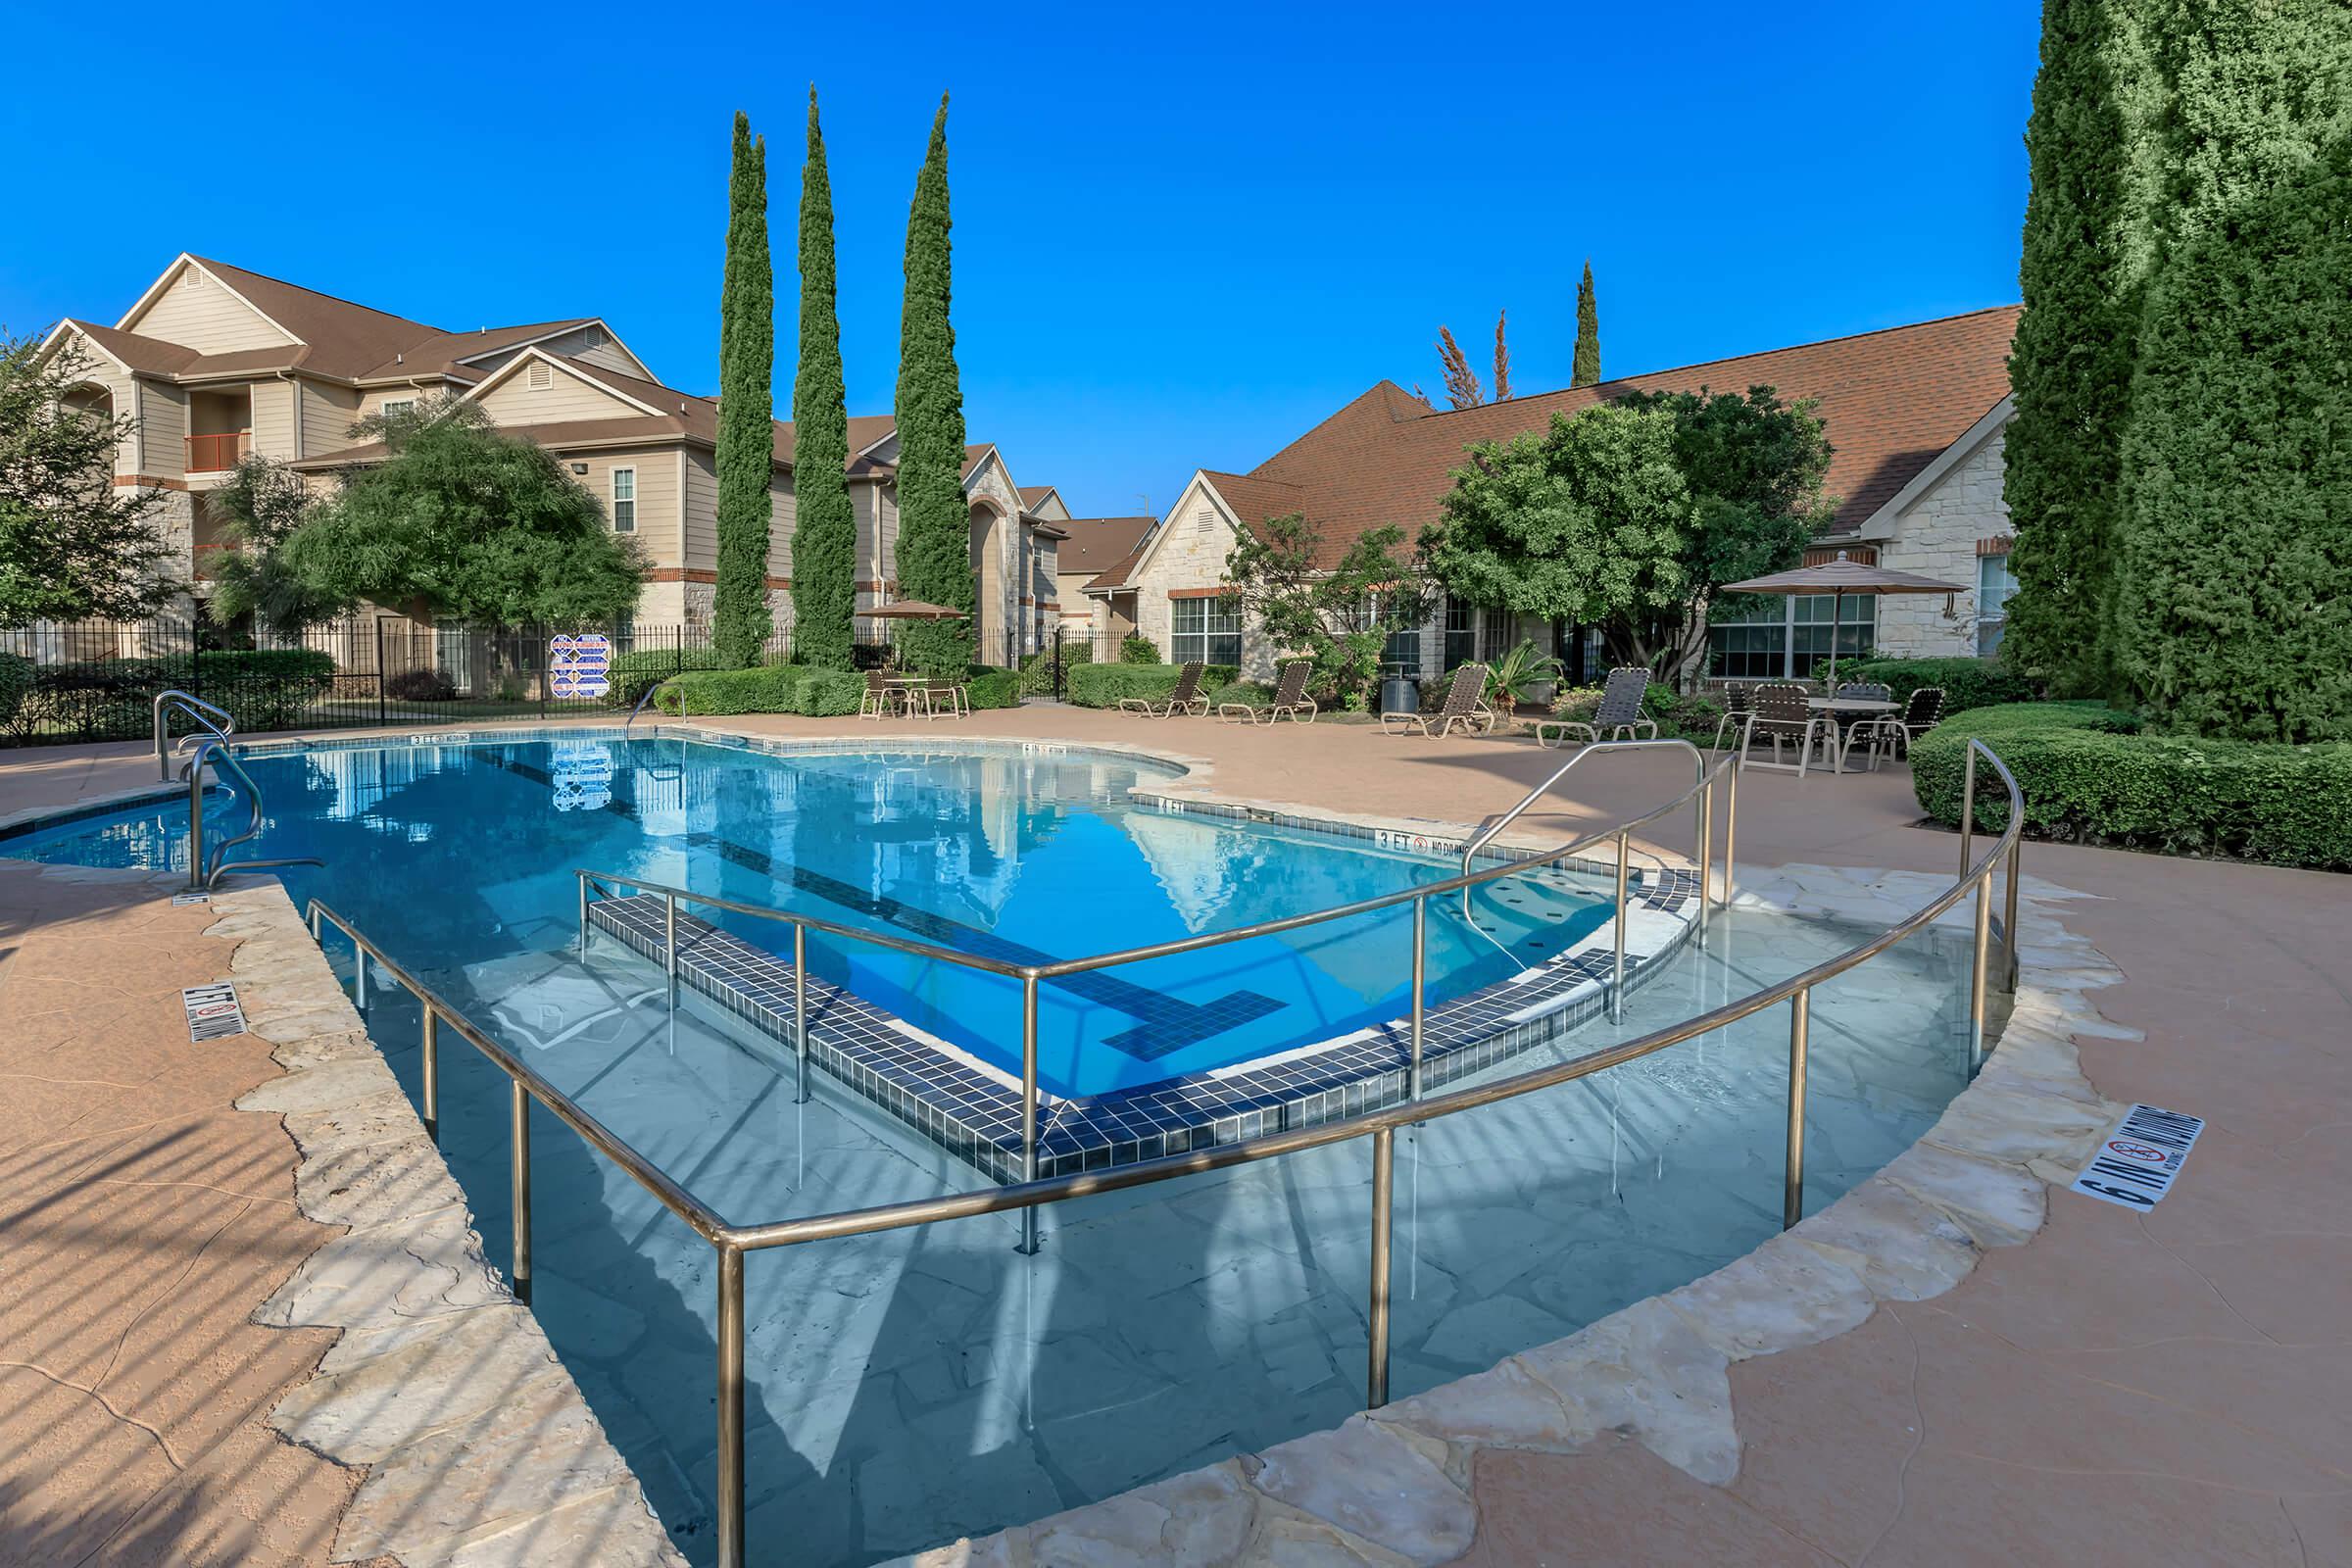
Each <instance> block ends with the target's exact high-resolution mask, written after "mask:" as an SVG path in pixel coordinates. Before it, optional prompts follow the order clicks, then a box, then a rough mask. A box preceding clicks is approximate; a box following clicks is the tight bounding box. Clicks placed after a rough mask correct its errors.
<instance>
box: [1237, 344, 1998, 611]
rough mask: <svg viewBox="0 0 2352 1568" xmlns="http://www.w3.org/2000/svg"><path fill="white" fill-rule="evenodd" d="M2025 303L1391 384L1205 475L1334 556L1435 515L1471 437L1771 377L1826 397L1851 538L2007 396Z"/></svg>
mask: <svg viewBox="0 0 2352 1568" xmlns="http://www.w3.org/2000/svg"><path fill="white" fill-rule="evenodd" d="M2018 309H2019V308H2018V307H2017V306H2014V305H2007V306H1999V307H1996V308H1994V309H1991V310H1985V311H1975V312H1971V313H1969V314H1967V315H1965V316H1953V317H1945V318H1943V319H1938V320H1933V321H1922V322H1919V323H1917V324H1915V325H1911V326H1896V327H1888V328H1886V329H1884V330H1881V331H1876V332H1864V333H1859V334H1856V335H1854V336H1851V337H1841V338H1831V339H1827V340H1825V341H1823V342H1819V343H1805V344H1799V345H1797V346H1795V347H1793V348H1785V349H1774V350H1771V351H1769V352H1766V353H1761V354H1748V355H1741V356H1738V357H1735V358H1731V359H1723V360H1710V361H1707V362H1705V363H1704V364H1700V365H1687V366H1680V367H1677V368H1673V369H1666V370H1654V371H1650V372H1648V373H1645V374H1642V375H1633V376H1623V377H1618V378H1616V379H1612V380H1608V381H1603V382H1601V383H1600V384H1598V385H1597V386H1589V387H1577V388H1573V389H1570V390H1566V391H1559V392H1545V393H1539V394H1536V395H1533V396H1530V397H1522V398H1514V399H1512V400H1511V401H1509V402H1507V403H1490V404H1486V405H1483V406H1481V407H1479V408H1475V409H1460V410H1453V411H1447V412H1444V413H1440V412H1436V411H1433V410H1431V409H1430V408H1429V407H1428V406H1427V405H1426V404H1423V403H1421V402H1419V401H1418V400H1416V399H1415V398H1414V397H1413V396H1412V395H1411V394H1410V393H1408V392H1406V391H1404V389H1403V388H1401V387H1399V386H1397V384H1396V383H1395V382H1393V381H1381V382H1378V383H1376V384H1375V385H1373V386H1372V387H1370V388H1368V389H1367V390H1365V391H1364V392H1362V393H1361V394H1359V395H1358V396H1356V397H1355V398H1353V399H1352V400H1350V401H1349V402H1348V403H1347V404H1345V405H1344V406H1342V407H1341V408H1340V409H1339V410H1338V411H1337V412H1336V413H1334V414H1333V415H1332V416H1331V417H1328V418H1326V419H1325V420H1323V422H1322V423H1320V424H1318V425H1316V426H1315V427H1314V428H1313V429H1311V430H1309V431H1307V432H1306V433H1305V434H1303V435H1301V436H1299V438H1298V439H1297V440H1295V441H1293V442H1291V443H1290V444H1289V445H1288V446H1286V447H1284V448H1283V449H1282V450H1281V451H1279V452H1277V453H1275V454H1274V456H1272V457H1270V458H1268V459H1267V460H1266V461H1265V462H1263V463H1261V464H1259V465H1258V466H1256V467H1255V468H1252V469H1251V470H1250V472H1249V473H1248V474H1245V475H1234V474H1219V473H1206V470H1203V471H1204V473H1205V474H1206V477H1207V478H1208V480H1209V482H1210V483H1211V484H1212V485H1214V486H1215V488H1216V490H1217V492H1218V494H1220V495H1221V496H1223V497H1224V499H1225V501H1226V502H1227V504H1228V505H1230V506H1231V507H1232V508H1233V509H1234V511H1235V513H1236V515H1238V516H1239V517H1240V518H1241V519H1242V520H1243V521H1244V522H1245V523H1249V524H1252V525H1254V524H1255V523H1257V522H1260V521H1262V520H1264V519H1265V518H1266V517H1270V516H1279V515H1282V514H1284V513H1287V512H1295V511H1302V512H1304V513H1305V514H1306V515H1307V516H1308V517H1309V518H1310V519H1311V520H1312V521H1313V522H1315V523H1316V525H1317V526H1318V528H1319V530H1320V532H1321V534H1322V537H1323V553H1324V555H1325V556H1326V557H1327V558H1328V560H1327V563H1326V564H1328V563H1329V562H1332V561H1337V560H1338V559H1339V557H1340V555H1341V554H1342V553H1343V552H1345V551H1346V549H1347V548H1348V546H1349V545H1350V544H1352V543H1354V542H1355V540H1357V539H1358V538H1360V537H1362V536H1363V535H1364V534H1365V533H1366V532H1368V531H1370V530H1371V529H1373V528H1377V527H1380V526H1383V525H1384V524H1389V523H1395V524H1397V525H1398V526H1400V527H1402V528H1403V529H1404V530H1405V532H1406V534H1407V535H1408V536H1411V535H1414V534H1417V533H1418V532H1419V531H1420V529H1422V528H1423V527H1425V526H1427V525H1428V524H1430V523H1432V522H1434V521H1436V520H1437V517H1438V515H1439V508H1440V504H1441V503H1442V501H1443V500H1444V498H1445V495H1446V491H1447V490H1449V489H1451V488H1452V484H1453V479H1452V474H1453V470H1454V469H1456V468H1458V467H1460V466H1462V465H1463V463H1464V462H1465V458H1464V448H1466V447H1468V446H1470V445H1471V444H1472V443H1474V442H1480V441H1495V440H1502V439H1507V438H1508V437H1511V436H1514V435H1518V434H1520V433H1522V432H1525V431H1530V430H1540V429H1543V428H1544V427H1545V426H1546V425H1547V424H1548V423H1549V422H1550V420H1551V417H1552V416H1553V415H1555V414H1568V415H1573V414H1576V413H1578V412H1580V411H1582V410H1584V409H1588V408H1591V407H1593V405H1594V404H1596V403H1600V402H1602V401H1604V400H1607V399H1610V398H1615V397H1620V396H1623V395H1624V394H1626V393H1628V392H1634V391H1645V392H1658V391H1696V390H1697V389H1698V388H1700V387H1702V386H1704V387H1707V388H1710V389H1712V390H1714V391H1717V392H1744V391H1746V390H1747V389H1748V388H1749V387H1750V386H1771V387H1773V388H1775V389H1776V390H1777V391H1778V392H1779V393H1780V395H1781V397H1782V398H1783V399H1784V400H1787V401H1790V402H1793V401H1795V400H1797V399H1799V398H1813V399H1816V400H1818V402H1819V404H1820V413H1821V416H1822V418H1823V420H1824V421H1825V423H1826V424H1827V425H1828V428H1829V438H1830V445H1831V447H1832V449H1833V454H1832V457H1831V461H1830V471H1829V475H1828V478H1827V481H1826V483H1825V488H1826V489H1827V491H1828V493H1829V494H1830V495H1832V496H1834V497H1836V498H1837V499H1838V511H1837V514H1836V515H1835V517H1834V519H1833V521H1832V523H1831V526H1830V528H1829V529H1828V531H1827V533H1826V534H1825V537H1830V538H1839V537H1850V536H1851V535H1853V534H1854V533H1855V532H1856V531H1857V530H1858V529H1859V528H1860V526H1861V524H1862V522H1863V520H1864V519H1865V518H1867V517H1869V516H1871V515H1872V514H1874V513H1876V512H1877V511H1878V510H1879V508H1880V507H1881V506H1883V505H1884V504H1885V503H1886V502H1887V500H1889V499H1890V498H1891V497H1893V496H1894V495H1895V494H1896V493H1897V492H1898V491H1900V490H1901V489H1902V488H1903V486H1904V485H1906V484H1907V483H1909V482H1910V481H1911V479H1912V478H1913V477H1914V476H1916V475H1917V474H1918V473H1919V472H1920V470H1921V469H1923V468H1925V467H1926V466H1928V465H1929V464H1930V463H1932V462H1934V461H1935V460H1936V457H1937V455H1938V454H1940V453H1942V452H1943V451H1944V450H1945V449H1946V448H1947V447H1949V446H1951V445H1952V443H1953V442H1954V441H1957V440H1958V439H1960V437H1961V436H1962V435H1964V434H1965V433H1967V431H1968V430H1969V429H1970V428H1971V427H1972V426H1974V425H1975V424H1976V423H1977V421H1978V420H1979V419H1980V418H1982V417H1984V416H1985V411H1986V410H1988V409H1990V408H1992V407H1993V406H1994V405H1995V404H1997V403H1999V402H2000V400H2001V399H2002V398H2004V397H2006V396H2007V395H2008V392H2009V372H2008V353H2009V340H2010V338H2011V337H2012V336H2013V335H2014V334H2015V331H2016V326H2017V316H2018ZM1269 487H1271V488H1269Z"/></svg>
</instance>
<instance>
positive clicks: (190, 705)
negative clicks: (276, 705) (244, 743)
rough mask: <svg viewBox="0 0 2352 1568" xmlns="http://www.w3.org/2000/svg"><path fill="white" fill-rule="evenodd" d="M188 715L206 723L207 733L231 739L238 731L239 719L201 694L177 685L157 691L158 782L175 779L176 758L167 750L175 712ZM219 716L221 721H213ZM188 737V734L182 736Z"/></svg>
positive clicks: (156, 755) (156, 738)
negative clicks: (197, 695)
mask: <svg viewBox="0 0 2352 1568" xmlns="http://www.w3.org/2000/svg"><path fill="white" fill-rule="evenodd" d="M174 711H177V712H182V713H185V714H187V715H188V716H189V717H190V718H192V719H194V720H195V721H196V722H197V723H199V724H201V725H203V726H204V732H206V733H210V734H212V735H216V736H218V737H219V738H220V739H221V740H222V741H226V740H228V739H229V738H230V737H231V736H233V735H235V734H236V732H237V721H236V719H235V717H234V716H232V715H231V714H230V713H229V711H228V710H227V709H225V708H215V707H214V706H213V705H212V704H210V703H208V702H206V701H205V700H204V699H203V698H201V697H196V696H192V695H190V694H189V693H187V692H183V691H181V690H179V689H178V688H177V687H173V688H172V689H171V690H170V691H162V692H157V693H156V694H155V770H156V778H157V782H158V783H162V784H169V783H171V782H172V759H171V756H170V754H169V753H168V752H167V750H166V743H167V741H168V740H169V739H170V727H171V722H172V712H174ZM216 718H217V719H219V720H220V722H219V723H215V722H213V720H214V719H216ZM180 738H181V739H182V740H185V739H186V738H187V737H186V736H182V737H180Z"/></svg>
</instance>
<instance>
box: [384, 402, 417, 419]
mask: <svg viewBox="0 0 2352 1568" xmlns="http://www.w3.org/2000/svg"><path fill="white" fill-rule="evenodd" d="M416 407H417V400H416V399H415V398H386V399H384V413H385V415H386V416H391V415H396V414H407V413H409V412H411V411H412V410H414V409H415V408H416Z"/></svg>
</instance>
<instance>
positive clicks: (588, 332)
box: [543, 326, 647, 376]
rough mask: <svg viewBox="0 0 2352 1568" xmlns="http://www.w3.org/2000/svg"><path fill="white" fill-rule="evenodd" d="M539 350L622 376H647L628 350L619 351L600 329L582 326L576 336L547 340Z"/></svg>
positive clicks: (599, 327) (568, 334)
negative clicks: (542, 348) (614, 371)
mask: <svg viewBox="0 0 2352 1568" xmlns="http://www.w3.org/2000/svg"><path fill="white" fill-rule="evenodd" d="M543 347H545V348H547V349H548V350H549V351H550V352H552V353H556V354H563V355H567V356H569V357H570V358H572V359H575V360H585V361H587V362H588V363H589V364H590V365H595V366H601V367H602V368H605V369H608V370H618V371H619V372H620V373H621V374H623V375H634V376H645V375H646V373H647V372H646V368H645V367H644V366H642V365H640V364H638V363H637V362H636V360H634V359H632V358H631V357H630V355H629V352H628V350H626V349H624V348H622V347H621V346H620V344H619V342H618V341H617V340H616V339H615V338H614V337H613V334H612V333H610V332H608V331H606V330H605V329H604V328H603V327H601V326H583V327H581V328H580V329H579V330H578V331H576V332H566V333H564V335H563V336H562V337H557V338H550V339H548V341H547V342H546V343H545V344H544V345H543Z"/></svg>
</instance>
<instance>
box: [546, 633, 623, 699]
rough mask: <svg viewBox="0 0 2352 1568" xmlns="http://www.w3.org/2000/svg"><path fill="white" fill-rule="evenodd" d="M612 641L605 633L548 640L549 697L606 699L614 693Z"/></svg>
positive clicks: (566, 635)
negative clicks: (603, 697)
mask: <svg viewBox="0 0 2352 1568" xmlns="http://www.w3.org/2000/svg"><path fill="white" fill-rule="evenodd" d="M612 671H613V639H612V638H610V637H608V636H606V635H605V634H604V633H603V632H601V631H592V632H586V633H582V634H581V635H578V636H572V635H569V634H565V635H564V636H560V637H550V638H549V639H548V640H547V694H548V695H549V696H550V697H602V696H604V695H605V693H606V692H608V691H610V690H612V678H611V677H612Z"/></svg>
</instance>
